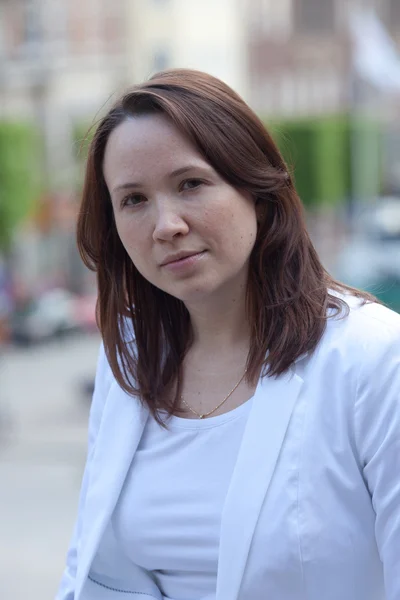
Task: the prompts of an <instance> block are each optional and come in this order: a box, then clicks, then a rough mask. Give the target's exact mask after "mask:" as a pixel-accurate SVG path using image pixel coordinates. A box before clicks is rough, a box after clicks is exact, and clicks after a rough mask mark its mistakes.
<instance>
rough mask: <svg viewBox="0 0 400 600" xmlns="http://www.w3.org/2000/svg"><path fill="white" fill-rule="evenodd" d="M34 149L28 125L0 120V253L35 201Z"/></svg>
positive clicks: (36, 147)
mask: <svg viewBox="0 0 400 600" xmlns="http://www.w3.org/2000/svg"><path fill="white" fill-rule="evenodd" d="M38 150H40V146H39V138H38V136H37V134H36V131H35V129H34V128H33V127H32V126H30V125H27V124H23V123H14V122H7V121H3V122H2V121H0V250H3V251H7V250H8V249H9V247H10V244H11V241H12V238H13V234H14V231H15V228H16V227H17V225H18V224H19V223H20V222H21V221H22V220H23V219H24V218H26V217H27V215H28V214H29V212H30V210H31V209H33V207H34V204H35V201H36V200H37V198H38V193H39V183H40V176H39V173H40V164H39V161H38V158H39V157H40V152H38Z"/></svg>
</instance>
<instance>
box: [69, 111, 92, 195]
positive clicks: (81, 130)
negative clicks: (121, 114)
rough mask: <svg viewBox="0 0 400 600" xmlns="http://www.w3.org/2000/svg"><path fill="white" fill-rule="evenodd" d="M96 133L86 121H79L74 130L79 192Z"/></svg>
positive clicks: (73, 137)
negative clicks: (91, 143)
mask: <svg viewBox="0 0 400 600" xmlns="http://www.w3.org/2000/svg"><path fill="white" fill-rule="evenodd" d="M95 131H96V128H95V127H94V126H92V125H90V124H88V123H87V122H86V121H83V122H82V121H80V122H79V121H78V122H76V123H75V124H74V125H73V128H72V139H73V144H74V149H75V152H74V158H75V161H76V165H77V181H76V187H77V189H78V190H79V191H80V190H81V188H82V184H83V178H84V173H85V165H86V159H87V155H88V151H89V146H90V142H91V141H92V139H93V136H94V133H95Z"/></svg>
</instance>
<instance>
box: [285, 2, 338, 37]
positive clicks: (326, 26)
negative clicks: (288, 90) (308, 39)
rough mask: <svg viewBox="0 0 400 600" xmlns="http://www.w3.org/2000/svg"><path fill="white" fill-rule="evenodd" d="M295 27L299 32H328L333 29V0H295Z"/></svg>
mask: <svg viewBox="0 0 400 600" xmlns="http://www.w3.org/2000/svg"><path fill="white" fill-rule="evenodd" d="M293 4H294V21H295V29H296V31H298V32H299V33H319V32H321V33H329V32H333V31H334V30H335V17H336V14H335V0H295V1H294V3H293Z"/></svg>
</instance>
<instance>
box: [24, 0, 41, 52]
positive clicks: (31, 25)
mask: <svg viewBox="0 0 400 600" xmlns="http://www.w3.org/2000/svg"><path fill="white" fill-rule="evenodd" d="M22 6H23V36H24V42H25V43H27V44H35V43H37V42H40V40H41V39H42V37H43V27H42V22H41V14H40V6H38V2H37V1H36V0H24V2H23V3H22Z"/></svg>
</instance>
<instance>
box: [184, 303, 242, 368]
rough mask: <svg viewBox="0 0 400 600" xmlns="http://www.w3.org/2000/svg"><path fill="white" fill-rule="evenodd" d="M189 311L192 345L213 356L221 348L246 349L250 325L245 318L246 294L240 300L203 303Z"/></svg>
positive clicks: (190, 308)
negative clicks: (244, 347)
mask: <svg viewBox="0 0 400 600" xmlns="http://www.w3.org/2000/svg"><path fill="white" fill-rule="evenodd" d="M187 308H188V310H189V314H190V318H191V322H192V327H193V333H194V344H193V346H194V347H195V348H196V349H197V350H198V351H201V352H202V353H203V352H204V353H207V354H209V355H210V356H212V355H213V354H215V353H220V352H221V348H232V347H236V348H237V347H238V346H243V345H245V346H246V347H247V348H248V346H249V340H250V323H249V321H248V318H247V315H246V298H245V294H242V297H241V298H240V299H239V298H237V297H232V298H231V299H230V301H227V299H226V297H225V298H224V299H221V300H220V301H218V299H217V300H215V299H214V301H213V302H209V303H202V304H201V305H198V306H194V307H187Z"/></svg>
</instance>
